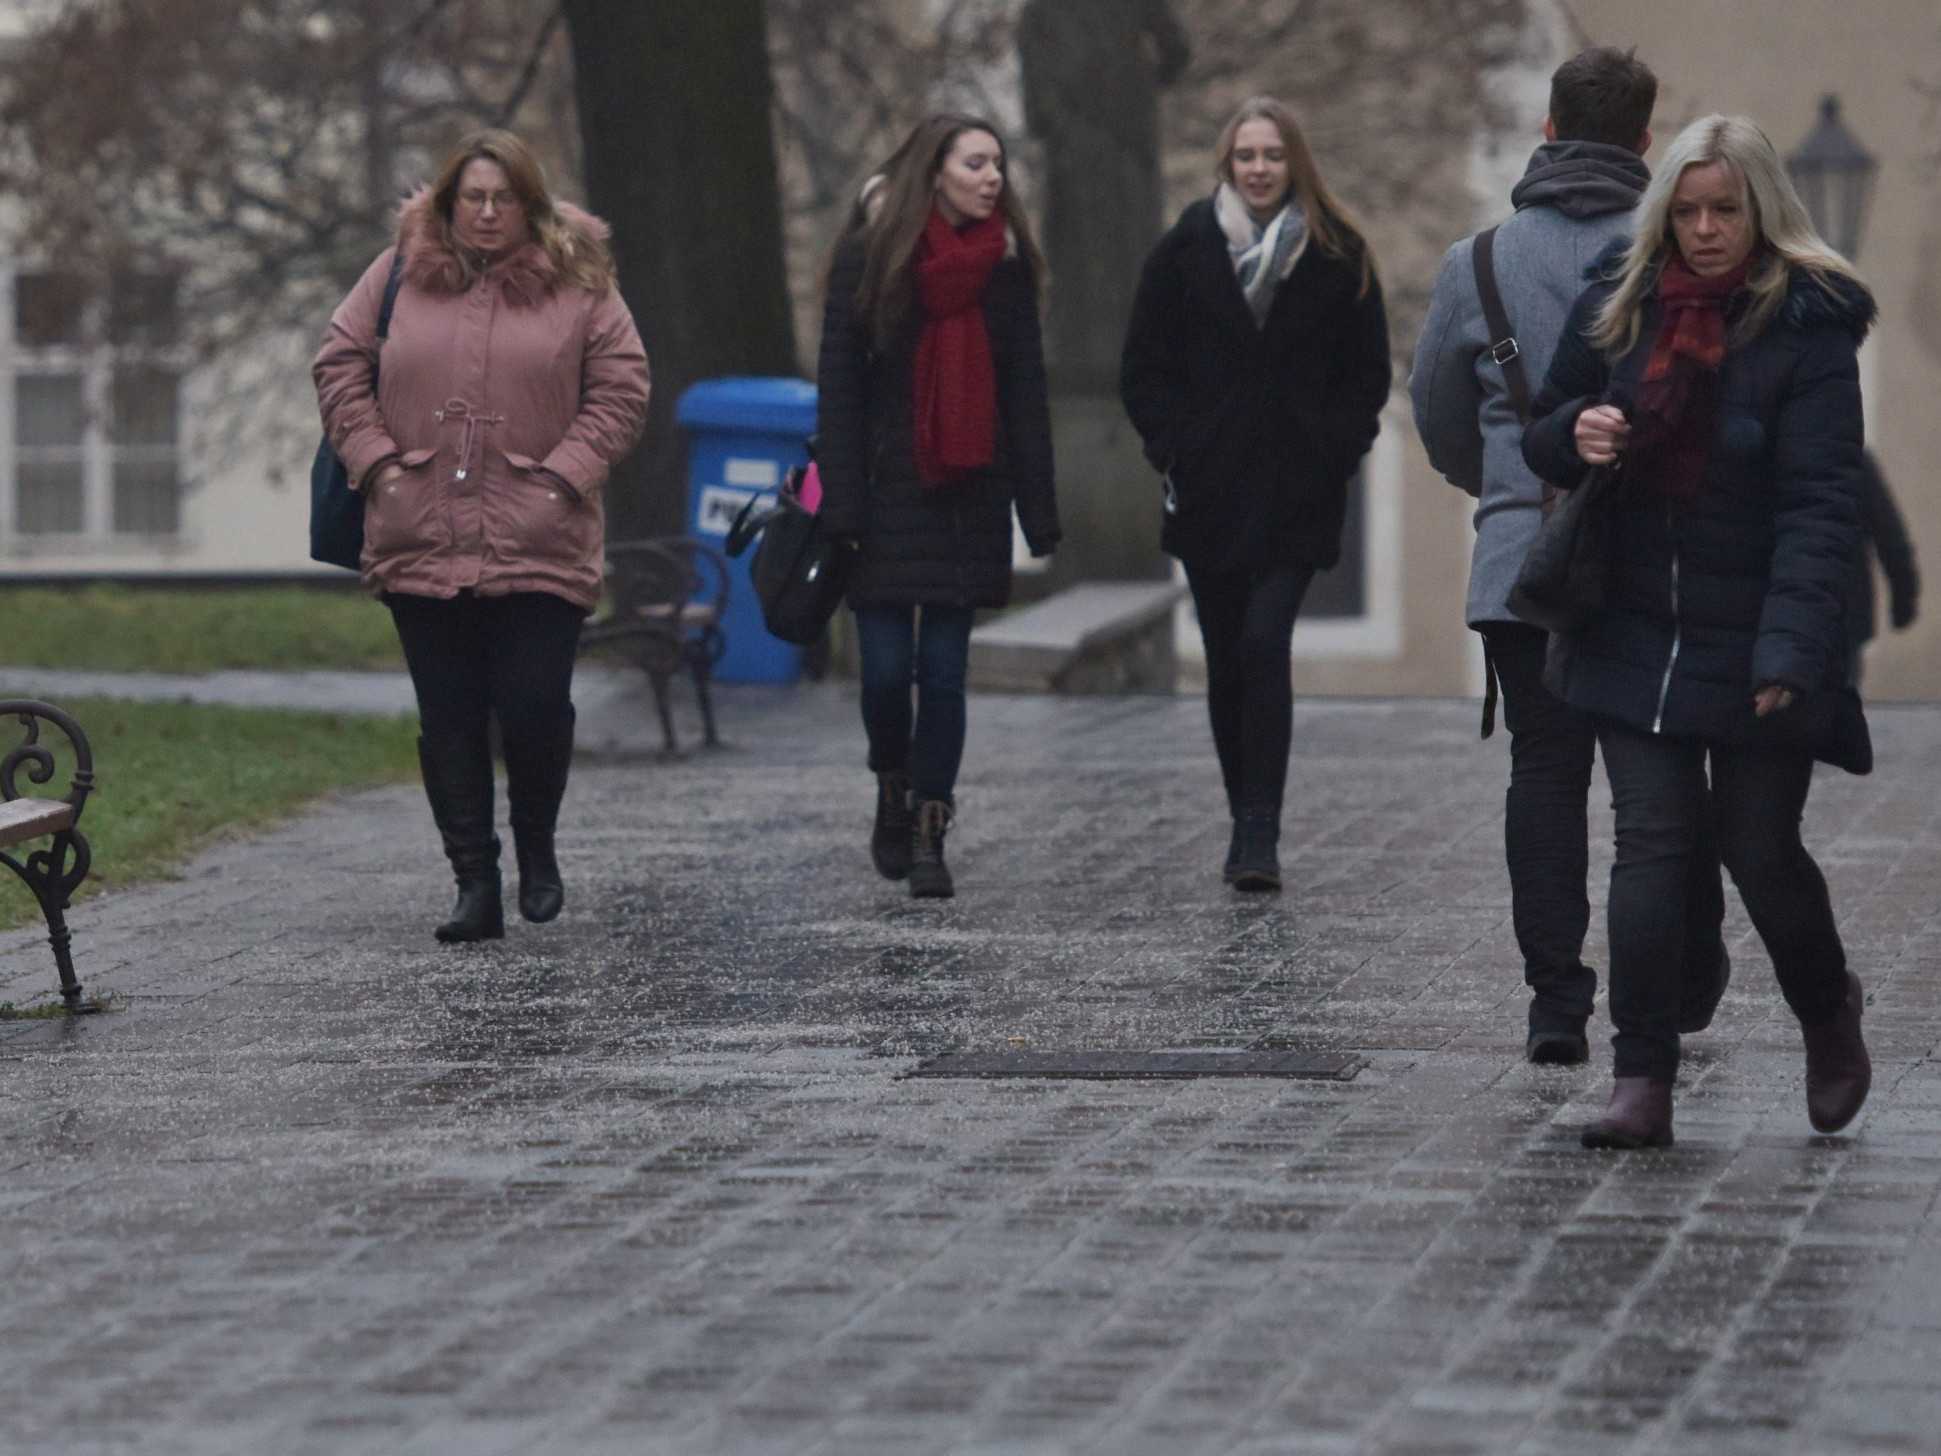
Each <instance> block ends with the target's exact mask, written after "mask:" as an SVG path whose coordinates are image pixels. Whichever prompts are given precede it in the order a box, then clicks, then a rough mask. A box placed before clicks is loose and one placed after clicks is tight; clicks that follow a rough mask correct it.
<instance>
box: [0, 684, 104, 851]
mask: <svg viewBox="0 0 1941 1456" xmlns="http://www.w3.org/2000/svg"><path fill="white" fill-rule="evenodd" d="M9 719H13V720H15V721H17V722H18V724H19V726H20V728H21V729H22V730H24V732H23V736H22V738H21V740H20V742H19V743H18V744H16V745H15V746H14V747H13V748H12V749H10V750H8V752H7V753H6V756H5V757H4V758H0V799H19V798H24V797H27V796H26V795H24V794H22V793H21V791H20V787H19V785H20V781H21V780H22V778H24V779H25V780H26V781H27V782H28V783H30V784H45V783H48V782H50V781H51V780H52V779H53V777H54V749H53V747H52V746H51V745H50V744H46V743H43V742H41V724H42V723H46V724H47V725H48V726H49V727H51V728H53V729H54V730H55V731H57V732H58V733H59V734H60V735H61V736H62V737H63V738H65V739H66V740H67V742H68V745H69V746H70V747H71V748H72V749H73V751H74V778H73V780H72V781H71V782H70V784H69V785H68V791H67V794H66V795H65V796H64V797H63V798H62V799H61V801H60V802H62V803H64V804H66V805H67V806H68V808H69V809H70V810H72V811H73V812H72V816H71V817H70V818H69V820H68V823H69V825H70V826H71V825H73V824H74V823H76V822H78V821H79V820H80V818H81V808H82V806H83V805H84V804H86V803H87V801H88V795H89V794H91V793H93V792H94V751H93V750H92V749H91V748H89V746H88V735H87V734H85V733H83V732H82V731H81V725H80V724H79V723H77V722H75V721H74V719H72V718H71V717H69V716H68V715H67V714H66V713H64V712H62V711H61V710H60V709H59V708H57V707H55V706H54V705H53V704H52V703H42V702H38V701H36V700H35V699H33V698H0V727H4V725H5V724H6V722H7V720H9ZM50 736H51V735H50Z"/></svg>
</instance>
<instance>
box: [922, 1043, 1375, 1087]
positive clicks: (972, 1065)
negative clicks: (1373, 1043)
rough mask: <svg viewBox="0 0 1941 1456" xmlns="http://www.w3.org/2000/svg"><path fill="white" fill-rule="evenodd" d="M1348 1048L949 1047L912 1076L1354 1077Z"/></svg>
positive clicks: (1355, 1062) (1356, 1066)
mask: <svg viewBox="0 0 1941 1456" xmlns="http://www.w3.org/2000/svg"><path fill="white" fill-rule="evenodd" d="M1361 1065H1362V1063H1361V1058H1360V1057H1357V1056H1355V1055H1353V1054H1352V1053H1348V1052H1296V1051H1252V1050H1244V1049H1243V1050H1238V1051H1217V1050H1216V1051H1147V1052H1136V1051H1135V1052H945V1053H943V1055H941V1056H936V1057H932V1058H931V1059H930V1060H929V1061H927V1062H922V1063H919V1064H918V1065H917V1066H916V1067H915V1068H914V1069H912V1070H911V1071H910V1072H909V1073H908V1074H907V1075H909V1076H912V1077H1047V1078H1062V1079H1065V1080H1071V1081H1086V1082H1138V1081H1159V1080H1164V1079H1168V1078H1189V1077H1295V1078H1301V1079H1304V1080H1307V1081H1317V1082H1348V1081H1352V1080H1353V1079H1354V1075H1355V1073H1356V1072H1358V1071H1360V1070H1361Z"/></svg>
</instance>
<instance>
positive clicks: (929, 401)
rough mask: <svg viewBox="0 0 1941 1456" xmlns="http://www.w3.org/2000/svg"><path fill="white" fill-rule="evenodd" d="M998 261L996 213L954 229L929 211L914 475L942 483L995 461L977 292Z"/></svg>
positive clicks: (1000, 235) (922, 255)
mask: <svg viewBox="0 0 1941 1456" xmlns="http://www.w3.org/2000/svg"><path fill="white" fill-rule="evenodd" d="M1003 257H1004V214H1003V213H1002V212H993V213H992V214H991V215H990V216H989V217H987V218H985V219H984V220H983V221H981V222H974V223H972V224H970V226H968V227H966V228H964V229H963V230H962V231H959V230H958V229H956V228H954V227H952V226H951V225H950V224H949V222H947V221H946V220H945V219H944V215H943V214H942V213H941V212H939V211H937V210H936V209H934V208H933V209H931V213H930V220H929V222H928V223H926V224H925V225H924V229H923V238H922V241H920V242H919V243H918V244H917V302H918V304H919V306H920V308H921V310H922V314H923V334H922V337H920V338H919V339H918V340H917V360H916V381H915V383H916V399H915V422H916V437H917V474H918V475H919V476H920V477H921V478H922V480H923V483H924V484H925V485H942V484H944V483H945V482H947V481H950V480H954V479H956V478H957V477H959V476H962V475H966V474H968V473H969V472H971V471H973V470H979V469H982V468H983V467H984V466H986V465H989V464H990V463H991V461H992V460H993V459H994V458H995V457H996V455H997V369H996V366H995V365H994V364H993V363H992V361H991V336H990V333H989V331H988V330H987V329H986V328H985V327H984V287H985V285H986V284H988V283H989V282H990V281H991V273H992V271H993V270H994V269H995V268H996V267H997V265H998V262H999V260H1000V259H1002V258H1003Z"/></svg>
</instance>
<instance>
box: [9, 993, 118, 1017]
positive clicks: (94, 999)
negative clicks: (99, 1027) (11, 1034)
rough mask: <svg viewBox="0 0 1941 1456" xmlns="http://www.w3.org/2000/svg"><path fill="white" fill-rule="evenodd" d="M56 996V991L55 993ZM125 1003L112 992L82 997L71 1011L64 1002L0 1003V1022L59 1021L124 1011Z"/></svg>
mask: <svg viewBox="0 0 1941 1456" xmlns="http://www.w3.org/2000/svg"><path fill="white" fill-rule="evenodd" d="M56 994H58V990H57V992H56ZM126 1009H127V1007H126V1003H125V1002H123V1000H122V999H121V997H120V996H119V995H117V994H116V993H115V992H113V991H104V992H103V993H102V994H100V995H99V996H96V995H84V996H82V997H81V1001H80V1004H79V1005H77V1006H76V1007H75V1008H74V1009H73V1010H72V1011H70V1010H69V1009H68V1007H67V1003H66V1002H65V1001H59V1000H55V1001H37V1002H35V1003H34V1004H33V1005H32V1006H16V1005H14V1004H13V1002H11V1001H0V1021H59V1020H60V1019H61V1018H62V1017H63V1016H91V1015H93V1014H94V1013H96V1012H100V1011H122V1010H126Z"/></svg>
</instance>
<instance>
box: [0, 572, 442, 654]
mask: <svg viewBox="0 0 1941 1456" xmlns="http://www.w3.org/2000/svg"><path fill="white" fill-rule="evenodd" d="M0 622H4V623H5V624H6V642H5V644H4V645H0V662H5V663H6V664H7V665H8V666H11V667H67V668H76V669H81V670H86V671H90V672H215V671H218V670H219V669H222V668H268V669H285V670H289V669H297V668H396V667H402V666H403V665H404V659H403V657H402V655H401V654H400V653H399V651H398V638H397V632H396V631H395V630H394V629H393V628H392V626H391V614H390V613H389V612H387V611H385V610H384V608H383V607H382V606H380V605H379V604H378V603H376V602H374V601H372V600H371V599H370V598H369V597H367V596H365V595H364V594H363V593H362V592H358V591H331V590H321V589H316V588H310V587H300V586H265V587H236V588H231V589H226V590H213V589H197V588H189V587H180V588H178V587H170V586H152V587H151V586H114V585H101V584H94V585H88V586H79V587H41V586H35V587H26V586H10V587H0Z"/></svg>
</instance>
